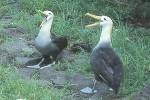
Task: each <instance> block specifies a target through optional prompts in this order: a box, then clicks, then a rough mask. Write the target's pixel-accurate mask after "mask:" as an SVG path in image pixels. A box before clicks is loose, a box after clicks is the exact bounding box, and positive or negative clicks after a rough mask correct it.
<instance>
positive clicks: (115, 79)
mask: <svg viewBox="0 0 150 100" xmlns="http://www.w3.org/2000/svg"><path fill="white" fill-rule="evenodd" d="M86 16H89V17H92V18H94V19H97V20H99V21H98V22H96V23H94V24H90V25H86V27H93V26H96V25H99V24H100V26H101V27H102V32H101V36H100V40H99V42H98V43H97V45H96V46H95V47H94V48H93V51H92V53H91V57H90V64H91V67H92V70H93V72H94V75H95V79H96V80H94V86H93V88H92V89H91V90H92V91H91V92H92V93H93V92H94V88H95V84H96V81H101V82H104V83H105V84H107V85H108V86H109V87H110V88H111V89H113V90H114V92H115V93H117V92H118V89H119V87H120V83H121V80H122V78H123V64H122V61H121V60H120V58H119V56H118V55H117V54H116V53H115V51H114V50H113V47H112V44H111V32H112V26H113V22H112V20H111V19H110V18H109V17H107V16H96V15H93V14H90V13H86Z"/></svg>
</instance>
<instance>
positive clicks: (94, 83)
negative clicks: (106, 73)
mask: <svg viewBox="0 0 150 100" xmlns="http://www.w3.org/2000/svg"><path fill="white" fill-rule="evenodd" d="M96 83H97V81H96V80H95V79H94V80H93V88H92V92H93V93H94V91H95V90H94V89H95V86H96Z"/></svg>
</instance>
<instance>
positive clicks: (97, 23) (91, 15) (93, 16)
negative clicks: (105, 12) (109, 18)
mask: <svg viewBox="0 0 150 100" xmlns="http://www.w3.org/2000/svg"><path fill="white" fill-rule="evenodd" d="M85 16H89V17H92V18H94V19H96V20H98V22H95V23H93V24H90V25H86V26H85V27H87V28H89V27H93V26H97V25H99V21H100V20H101V16H96V15H93V14H90V13H86V14H85Z"/></svg>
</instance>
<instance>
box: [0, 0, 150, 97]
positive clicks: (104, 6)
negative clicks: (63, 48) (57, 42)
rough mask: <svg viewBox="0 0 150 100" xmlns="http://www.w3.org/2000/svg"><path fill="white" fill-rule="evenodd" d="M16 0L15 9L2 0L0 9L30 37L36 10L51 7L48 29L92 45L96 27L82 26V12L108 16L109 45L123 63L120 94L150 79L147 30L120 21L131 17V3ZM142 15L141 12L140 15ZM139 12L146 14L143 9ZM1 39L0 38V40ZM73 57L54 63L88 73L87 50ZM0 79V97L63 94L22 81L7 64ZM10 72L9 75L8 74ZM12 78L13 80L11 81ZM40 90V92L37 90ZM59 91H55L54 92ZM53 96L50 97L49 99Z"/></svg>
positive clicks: (35, 27)
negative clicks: (53, 16)
mask: <svg viewBox="0 0 150 100" xmlns="http://www.w3.org/2000/svg"><path fill="white" fill-rule="evenodd" d="M93 1H95V2H92V0H86V1H84V0H74V1H72V0H59V1H58V0H42V1H41V0H32V1H31V0H18V6H17V7H19V8H18V9H19V10H18V9H16V8H15V7H13V6H12V7H11V6H10V5H9V6H7V5H6V4H5V2H3V3H2V2H1V3H0V5H4V6H2V7H1V8H0V9H2V10H1V12H4V10H6V9H5V8H9V11H8V12H7V13H6V14H7V15H10V14H11V15H12V16H13V19H14V24H15V25H17V26H22V27H24V28H25V29H27V30H28V32H27V33H26V34H25V36H26V38H28V39H34V37H35V36H36V35H37V33H38V31H39V25H40V22H41V20H42V16H41V15H40V14H39V13H38V12H37V10H52V11H53V12H54V15H55V18H54V22H53V26H52V32H54V33H56V35H57V36H62V35H64V36H68V38H69V42H70V43H75V42H88V43H92V44H93V46H94V45H96V43H97V42H98V40H99V35H100V34H99V33H100V30H99V27H96V28H93V29H85V28H84V25H85V24H87V23H90V22H93V20H91V19H89V18H87V17H85V16H84V14H85V13H86V12H91V13H94V14H98V15H107V16H110V17H111V18H112V19H113V21H114V28H113V33H112V42H113V47H114V48H115V50H116V51H117V53H118V54H119V56H120V57H121V59H122V61H123V63H124V70H125V76H124V80H123V83H122V86H121V89H120V95H125V96H127V97H131V96H132V95H133V94H135V93H136V92H138V91H139V90H140V89H142V88H143V87H144V85H145V84H147V83H148V82H150V78H149V76H150V57H149V56H148V55H150V49H149V48H150V40H149V38H150V36H149V35H148V34H149V32H150V30H149V29H144V28H140V27H133V26H130V25H129V24H128V23H125V22H123V19H125V18H127V17H131V15H132V10H133V8H131V7H132V6H131V5H132V3H131V4H130V5H129V6H122V5H118V6H114V4H112V3H110V2H107V1H105V0H101V1H100V0H93ZM10 8H13V9H10ZM0 16H1V15H0ZM141 16H142V15H141ZM143 16H146V14H145V13H144V14H143ZM1 41H2V42H4V40H2V39H0V42H1ZM74 58H75V59H77V60H76V61H72V62H69V61H65V62H63V63H59V64H57V65H55V66H54V67H55V68H56V69H57V70H62V69H63V67H64V66H65V70H66V72H81V73H85V74H91V73H92V71H91V69H90V64H89V54H87V53H86V52H84V51H82V52H80V53H77V54H76V55H75V57H74ZM0 69H1V70H0V71H1V72H2V73H1V74H2V75H3V76H4V77H1V80H4V81H6V83H5V82H4V83H1V84H0V87H1V88H2V89H1V90H0V93H1V95H0V99H1V98H2V99H10V98H13V99H16V98H27V99H39V100H40V99H44V100H45V99H48V100H49V99H51V98H56V100H59V99H60V98H61V97H62V96H64V95H65V94H64V92H63V91H64V90H63V89H62V90H57V89H54V88H43V87H39V86H38V85H37V84H35V83H33V84H30V82H29V83H28V82H25V81H22V80H21V79H20V78H19V77H15V76H16V74H14V73H15V72H14V70H13V69H11V68H10V67H8V68H4V67H2V66H1V67H0ZM10 76H11V77H10ZM14 80H16V81H14ZM39 90H40V92H38V91H39ZM58 91H59V92H58ZM53 100H54V99H53Z"/></svg>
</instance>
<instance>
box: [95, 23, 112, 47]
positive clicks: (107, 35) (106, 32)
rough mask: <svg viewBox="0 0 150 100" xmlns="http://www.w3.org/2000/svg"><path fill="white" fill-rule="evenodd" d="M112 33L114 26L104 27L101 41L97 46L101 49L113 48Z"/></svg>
mask: <svg viewBox="0 0 150 100" xmlns="http://www.w3.org/2000/svg"><path fill="white" fill-rule="evenodd" d="M111 32H112V25H109V26H104V27H102V32H101V35H100V40H99V42H98V44H97V45H98V46H101V47H111V46H112V44H111Z"/></svg>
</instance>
